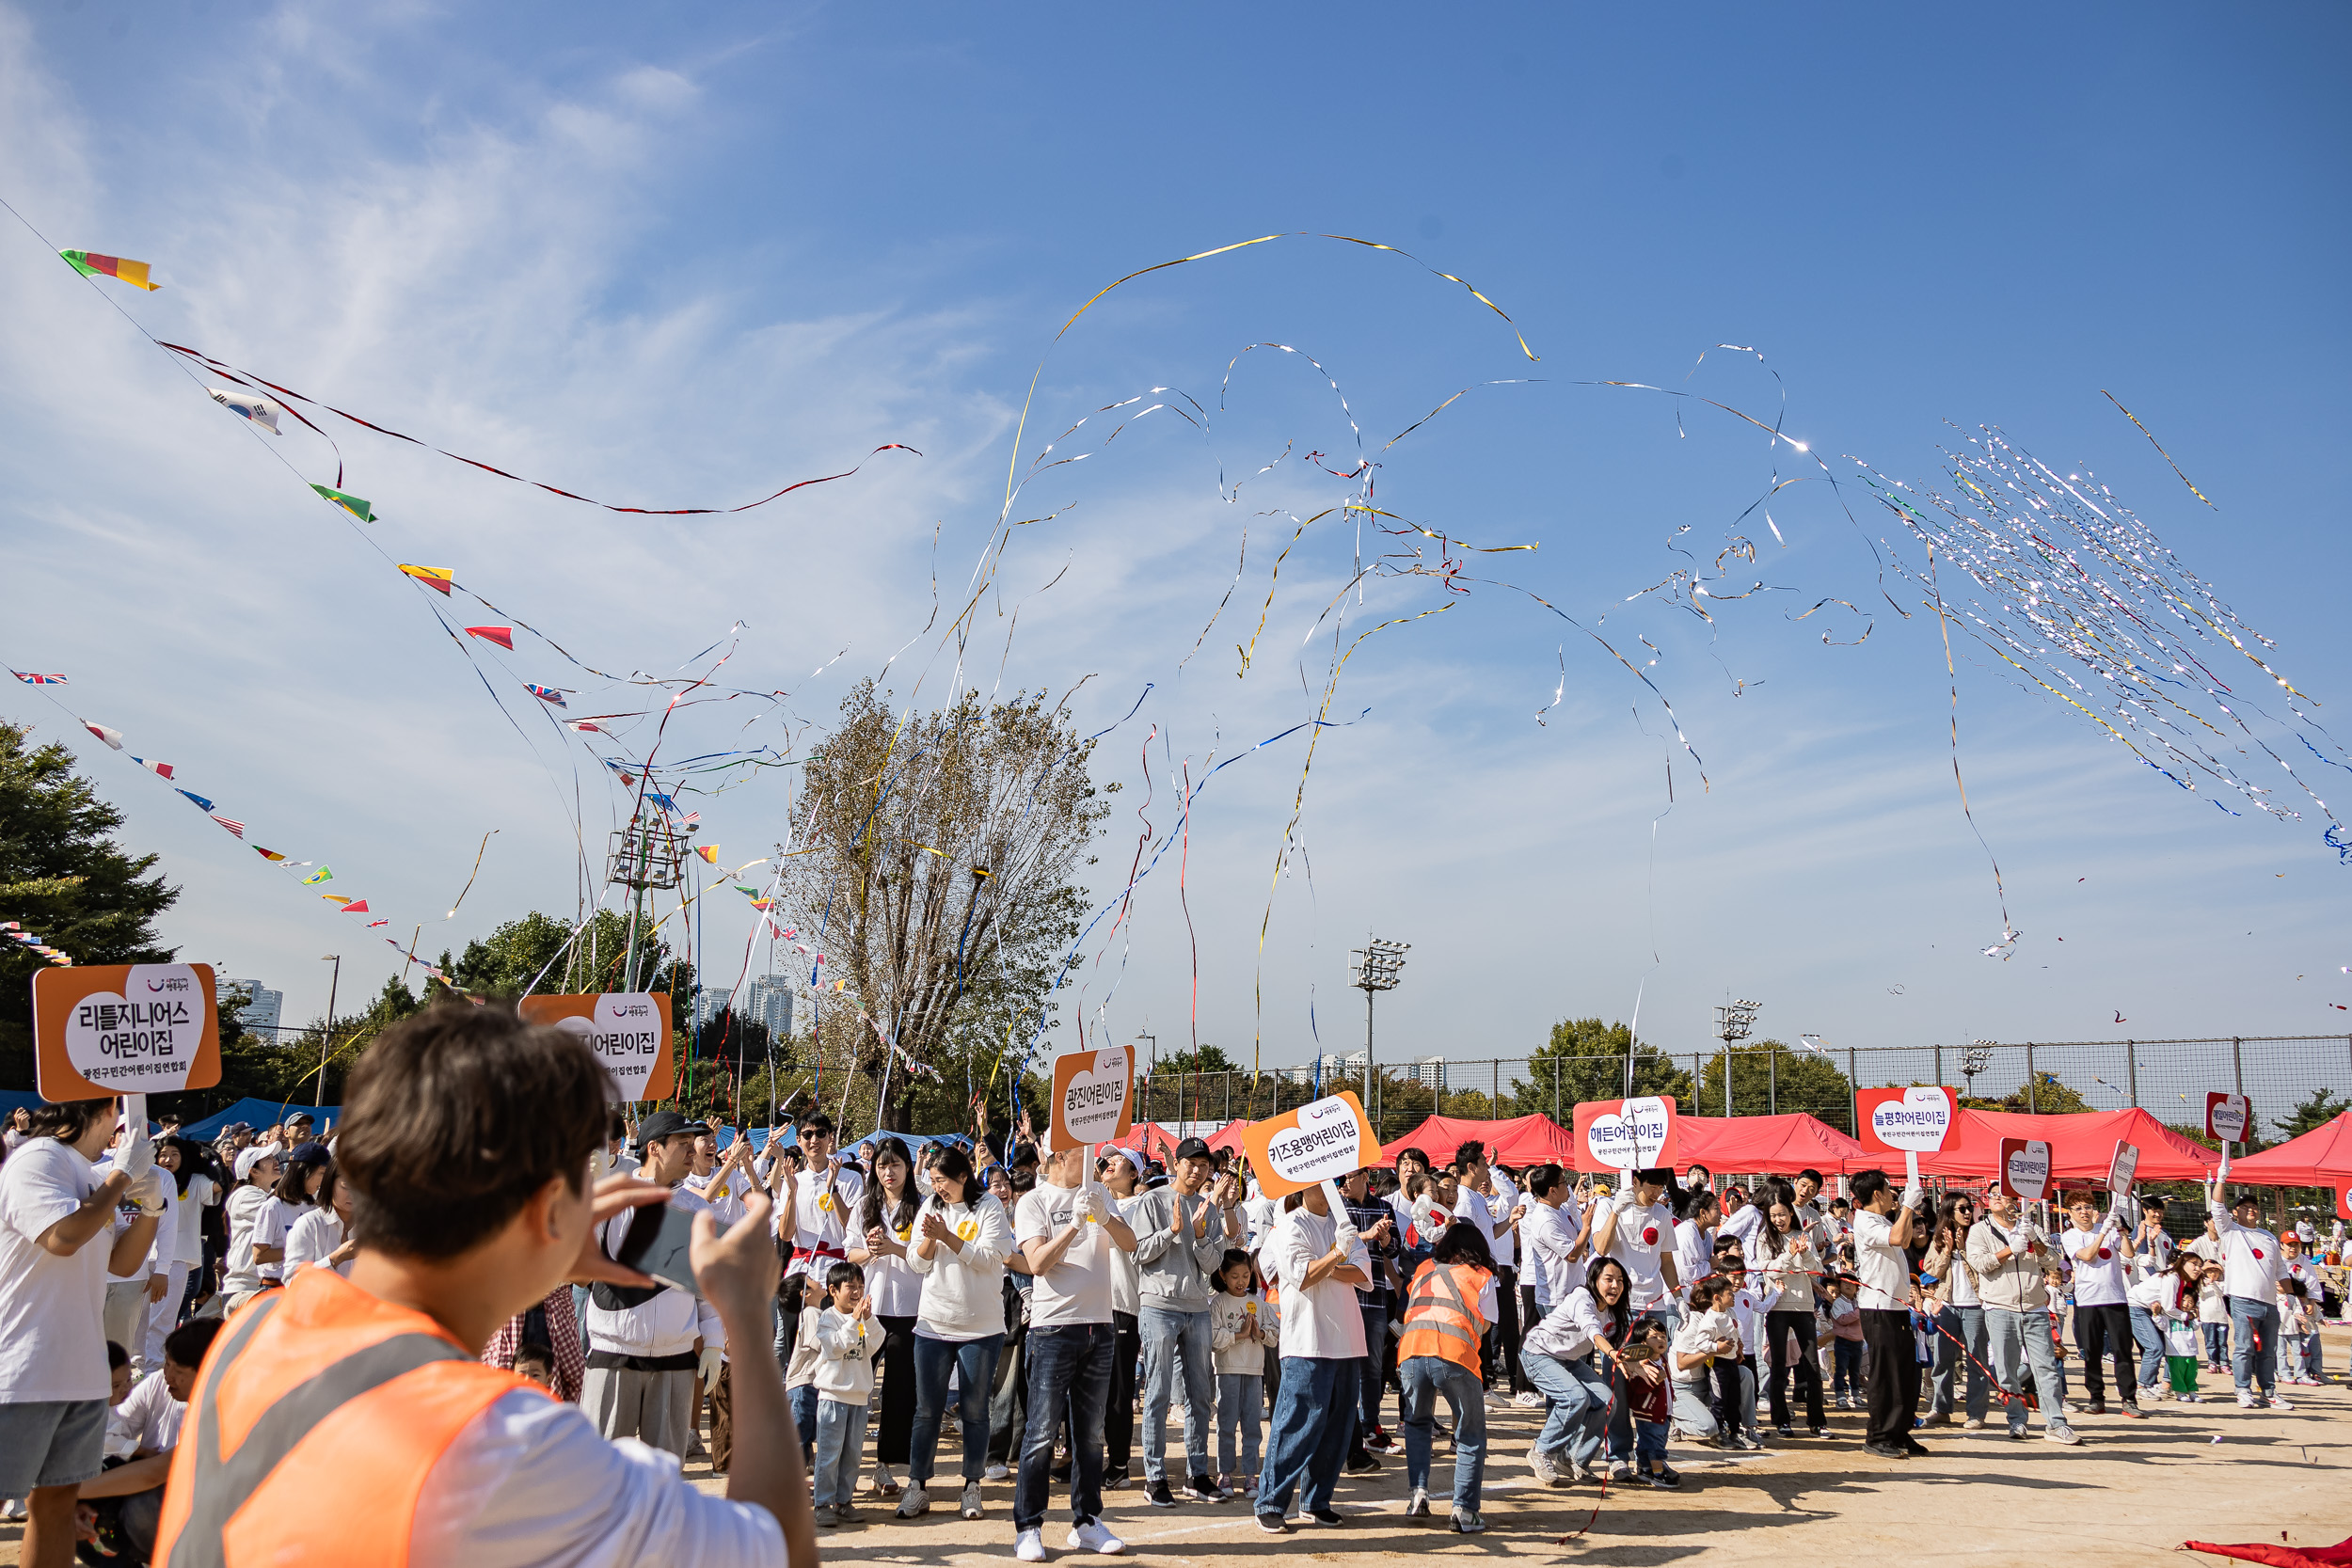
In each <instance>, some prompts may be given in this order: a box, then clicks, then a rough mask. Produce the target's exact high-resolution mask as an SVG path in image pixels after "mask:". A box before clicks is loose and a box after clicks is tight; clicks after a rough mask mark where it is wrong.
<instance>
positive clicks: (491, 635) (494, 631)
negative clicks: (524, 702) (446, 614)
mask: <svg viewBox="0 0 2352 1568" xmlns="http://www.w3.org/2000/svg"><path fill="white" fill-rule="evenodd" d="M466 635H467V636H468V637H479V638H480V639H482V641H485V642H495V643H497V644H498V645H499V646H500V647H501V648H504V649H505V650H506V651H507V652H508V653H510V654H511V653H513V652H514V651H515V628H514V627H513V626H468V627H467V628H466ZM537 689H538V688H536V687H533V688H532V690H534V691H535V690H537Z"/></svg>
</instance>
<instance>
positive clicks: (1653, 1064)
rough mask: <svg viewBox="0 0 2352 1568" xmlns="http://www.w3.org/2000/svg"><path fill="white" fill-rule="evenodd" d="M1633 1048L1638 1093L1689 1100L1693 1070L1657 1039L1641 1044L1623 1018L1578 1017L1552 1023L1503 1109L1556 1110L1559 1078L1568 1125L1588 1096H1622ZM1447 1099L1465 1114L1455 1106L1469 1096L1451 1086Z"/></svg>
mask: <svg viewBox="0 0 2352 1568" xmlns="http://www.w3.org/2000/svg"><path fill="white" fill-rule="evenodd" d="M1628 1055H1631V1057H1632V1058H1633V1089H1632V1092H1633V1093H1634V1094H1636V1095H1653V1094H1670V1095H1673V1096H1674V1097H1675V1099H1676V1100H1677V1101H1678V1102H1680V1103H1681V1104H1682V1105H1684V1106H1685V1107H1686V1108H1687V1107H1688V1106H1689V1105H1690V1101H1691V1075H1690V1073H1688V1072H1686V1071H1684V1070H1683V1069H1680V1068H1678V1067H1677V1066H1675V1064H1674V1060H1673V1058H1671V1057H1669V1056H1667V1055H1666V1054H1665V1053H1662V1052H1661V1051H1660V1050H1659V1049H1658V1048H1657V1047H1656V1046H1654V1045H1648V1044H1643V1045H1639V1046H1636V1045H1635V1044H1634V1043H1633V1031H1632V1030H1631V1029H1630V1028H1629V1027H1628V1026H1626V1025H1625V1024H1623V1023H1604V1022H1601V1021H1600V1020H1599V1019H1597V1018H1578V1019H1563V1020H1561V1021H1560V1022H1557V1023H1555V1024H1553V1025H1552V1026H1551V1037H1550V1038H1549V1040H1547V1041H1546V1042H1545V1043H1544V1046H1543V1049H1542V1050H1540V1051H1538V1052H1536V1053H1534V1055H1533V1056H1531V1057H1529V1058H1528V1062H1527V1067H1528V1076H1527V1077H1526V1078H1525V1079H1520V1078H1517V1077H1514V1078H1513V1079H1512V1080H1511V1088H1510V1092H1509V1093H1508V1094H1507V1095H1506V1096H1505V1097H1504V1100H1503V1103H1502V1114H1503V1115H1504V1116H1506V1117H1523V1116H1526V1115H1528V1114H1529V1113H1530V1112H1534V1111H1541V1112H1542V1113H1543V1114H1544V1115H1546V1116H1549V1115H1551V1110H1552V1105H1553V1103H1554V1082H1555V1079H1556V1080H1557V1091H1558V1093H1557V1103H1558V1105H1559V1107H1560V1117H1559V1119H1560V1121H1561V1123H1562V1125H1564V1126H1565V1125H1567V1124H1568V1122H1569V1121H1570V1120H1571V1119H1572V1114H1573V1112H1574V1111H1575V1108H1576V1107H1577V1106H1578V1105H1580V1104H1581V1103H1583V1102H1584V1101H1588V1100H1622V1099H1624V1098H1625V1097H1626V1057H1627V1056H1628ZM1463 1092H1465V1093H1467V1092H1469V1091H1463ZM1478 1098H1479V1101H1481V1102H1484V1101H1486V1099H1487V1097H1486V1095H1484V1094H1481V1095H1480V1096H1479V1097H1478ZM1445 1103H1446V1107H1447V1108H1446V1111H1445V1115H1447V1116H1462V1115H1467V1114H1468V1113H1466V1112H1461V1111H1456V1110H1454V1108H1453V1107H1454V1105H1455V1104H1456V1103H1461V1104H1469V1103H1470V1101H1467V1100H1464V1099H1462V1098H1461V1095H1459V1094H1456V1093H1454V1092H1449V1093H1447V1095H1446V1096H1445Z"/></svg>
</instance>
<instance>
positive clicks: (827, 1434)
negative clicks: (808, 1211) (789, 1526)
mask: <svg viewBox="0 0 2352 1568" xmlns="http://www.w3.org/2000/svg"><path fill="white" fill-rule="evenodd" d="M825 1294H826V1297H827V1298H828V1299H827V1301H826V1304H825V1306H824V1307H823V1309H822V1310H821V1311H819V1312H818V1314H817V1491H816V1497H815V1501H816V1505H817V1523H818V1524H819V1525H825V1526H829V1525H853V1524H856V1523H857V1522H858V1513H857V1510H856V1509H855V1508H853V1507H851V1506H850V1497H852V1496H853V1495H855V1493H856V1491H857V1478H858V1467H859V1465H860V1462H861V1461H862V1460H863V1459H864V1458H865V1456H866V1402H868V1401H869V1400H870V1399H872V1397H873V1394H874V1357H875V1356H877V1355H879V1354H882V1338H883V1336H882V1328H881V1326H880V1325H879V1324H877V1323H875V1322H874V1303H873V1299H872V1298H871V1297H869V1296H868V1295H866V1271H865V1270H863V1269H861V1268H859V1267H858V1266H857V1265H856V1264H855V1263H850V1262H840V1263H835V1264H834V1265H833V1266H832V1267H831V1268H829V1269H827V1270H826V1271H825Z"/></svg>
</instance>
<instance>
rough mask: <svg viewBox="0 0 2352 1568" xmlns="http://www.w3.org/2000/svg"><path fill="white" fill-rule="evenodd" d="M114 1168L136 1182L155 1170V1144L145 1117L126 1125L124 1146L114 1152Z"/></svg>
mask: <svg viewBox="0 0 2352 1568" xmlns="http://www.w3.org/2000/svg"><path fill="white" fill-rule="evenodd" d="M141 1098H142V1099H144V1098H145V1097H144V1096H142V1097H141ZM114 1166H115V1169H117V1170H119V1171H120V1172H121V1173H122V1174H123V1175H125V1176H127V1177H129V1178H131V1179H132V1180H138V1179H139V1178H140V1177H142V1176H145V1175H146V1174H147V1173H148V1172H149V1171H151V1170H153V1169H154V1168H155V1142H154V1140H153V1139H151V1138H150V1137H149V1136H148V1135H147V1118H146V1117H144V1116H140V1117H133V1118H132V1119H131V1120H130V1121H129V1122H127V1123H125V1124H124V1130H123V1134H122V1145H121V1147H120V1148H117V1149H116V1150H115V1151H114Z"/></svg>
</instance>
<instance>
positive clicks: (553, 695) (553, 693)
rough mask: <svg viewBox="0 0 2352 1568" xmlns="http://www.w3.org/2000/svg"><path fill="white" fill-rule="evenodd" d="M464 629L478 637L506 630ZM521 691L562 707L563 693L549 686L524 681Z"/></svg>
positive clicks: (590, 726) (588, 726)
mask: <svg viewBox="0 0 2352 1568" xmlns="http://www.w3.org/2000/svg"><path fill="white" fill-rule="evenodd" d="M466 629H467V630H468V631H470V632H473V633H475V634H476V635H477V636H478V635H480V634H481V633H482V632H485V631H503V630H505V629H506V628H505V627H503V626H468V627H467V628H466ZM500 641H505V639H503V638H501V639H500ZM514 645H515V644H514V643H512V642H507V643H506V646H508V647H509V648H512V647H513V646H514ZM523 689H524V690H526V691H528V692H530V693H531V694H532V696H534V697H536V698H538V699H539V700H540V701H541V702H543V703H553V704H554V705H556V706H557V707H562V706H564V693H562V692H561V691H558V690H557V689H555V688H553V687H551V686H533V685H532V684H531V683H530V682H529V681H525V682H523ZM572 727H573V728H574V729H584V730H593V729H595V728H596V725H594V724H575V725H573V726H572Z"/></svg>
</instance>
